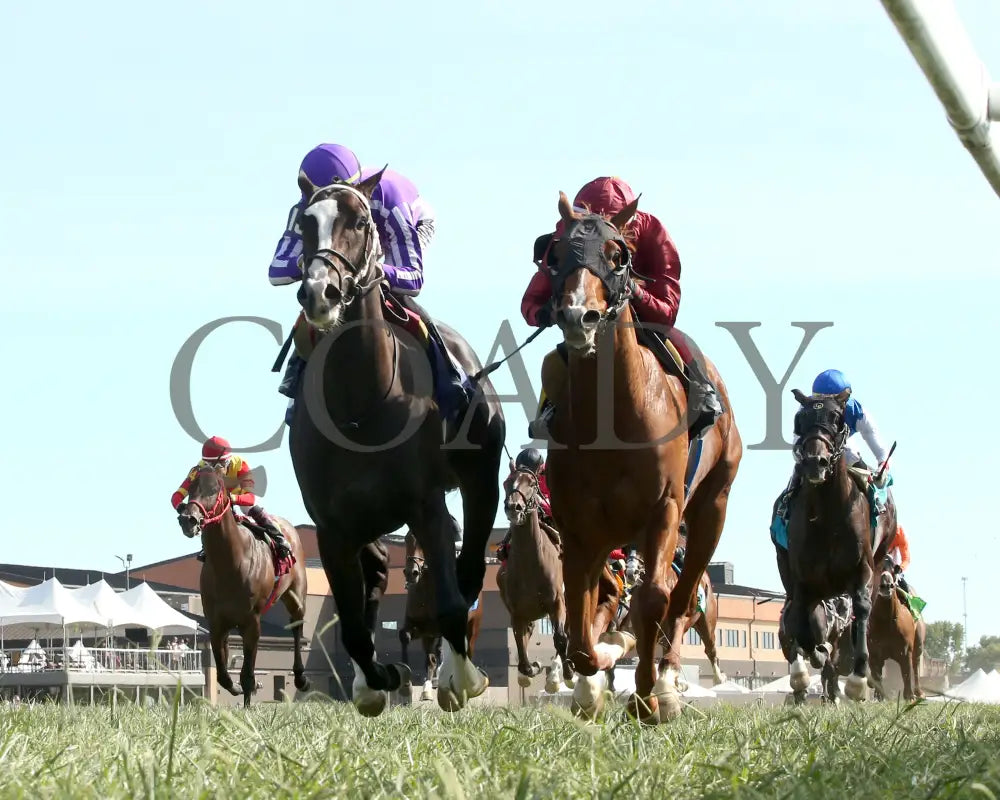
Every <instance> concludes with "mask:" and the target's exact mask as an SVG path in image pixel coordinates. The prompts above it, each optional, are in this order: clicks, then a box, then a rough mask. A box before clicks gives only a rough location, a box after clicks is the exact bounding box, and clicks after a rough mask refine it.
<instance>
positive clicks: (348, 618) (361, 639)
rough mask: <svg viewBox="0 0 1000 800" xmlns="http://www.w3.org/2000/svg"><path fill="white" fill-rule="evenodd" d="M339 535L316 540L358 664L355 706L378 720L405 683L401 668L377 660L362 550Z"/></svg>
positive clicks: (323, 534)
mask: <svg viewBox="0 0 1000 800" xmlns="http://www.w3.org/2000/svg"><path fill="white" fill-rule="evenodd" d="M337 534H339V536H338V535H337ZM337 534H334V533H331V532H329V531H327V530H325V529H322V528H317V531H316V541H317V544H318V545H319V551H320V556H321V557H322V559H323V568H324V570H325V572H326V577H327V581H328V582H329V584H330V589H331V591H332V592H333V600H334V604H335V605H336V607H337V613H338V615H339V616H340V638H341V641H342V642H343V643H344V649H346V650H347V654H348V655H349V656H350V658H351V661H352V663H353V664H354V682H353V684H352V687H351V690H352V695H353V702H354V706H355V707H356V708H357V709H358V711H359V712H360V713H361V714H363V715H364V716H366V717H374V716H378V715H379V714H381V713H382V711H383V710H384V709H385V706H386V703H387V702H388V699H389V698H388V696H387V695H386V692H387V691H394V690H396V689H398V688H399V687H400V685H402V683H403V680H402V676H401V674H400V669H399V668H397V667H395V666H394V665H388V666H384V665H382V664H379V663H378V662H377V661H376V660H375V642H374V637H375V631H374V630H370V629H368V628H367V627H366V626H365V596H366V593H365V578H364V573H363V572H362V568H361V559H360V557H359V553H358V550H356V549H353V548H349V547H347V546H346V545H344V544H343V543H342V542H343V539H342V538H341V537H342V536H343V533H342V532H337ZM402 669H407V668H406V667H402Z"/></svg>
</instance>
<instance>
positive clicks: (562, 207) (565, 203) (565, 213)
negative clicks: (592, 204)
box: [559, 192, 578, 225]
mask: <svg viewBox="0 0 1000 800" xmlns="http://www.w3.org/2000/svg"><path fill="white" fill-rule="evenodd" d="M559 216H560V217H562V221H563V222H564V223H566V224H567V225H569V224H570V223H571V222H572V221H573V220H575V219H577V218H578V215H577V213H576V212H575V211H574V210H573V205H572V204H571V203H570V202H569V198H568V197H567V196H566V192H559Z"/></svg>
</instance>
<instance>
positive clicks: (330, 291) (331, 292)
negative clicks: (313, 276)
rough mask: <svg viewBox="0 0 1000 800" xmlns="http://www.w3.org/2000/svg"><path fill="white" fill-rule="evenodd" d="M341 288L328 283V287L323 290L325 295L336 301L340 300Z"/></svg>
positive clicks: (328, 298)
mask: <svg viewBox="0 0 1000 800" xmlns="http://www.w3.org/2000/svg"><path fill="white" fill-rule="evenodd" d="M340 296H341V295H340V289H338V288H337V287H336V286H334V285H333V284H332V283H330V284H327V287H326V288H325V289H324V290H323V297H325V298H326V299H327V300H330V301H332V302H334V303H336V302H338V301H339V300H340Z"/></svg>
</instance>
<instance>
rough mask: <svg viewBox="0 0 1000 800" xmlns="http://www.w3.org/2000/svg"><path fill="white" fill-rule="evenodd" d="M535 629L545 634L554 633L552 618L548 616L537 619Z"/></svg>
mask: <svg viewBox="0 0 1000 800" xmlns="http://www.w3.org/2000/svg"><path fill="white" fill-rule="evenodd" d="M535 630H536V631H537V632H538V633H542V634H545V635H546V636H551V635H552V620H550V619H549V618H548V617H542V618H541V619H539V620H536V621H535Z"/></svg>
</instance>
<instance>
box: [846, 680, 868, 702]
mask: <svg viewBox="0 0 1000 800" xmlns="http://www.w3.org/2000/svg"><path fill="white" fill-rule="evenodd" d="M844 693H845V694H846V695H847V696H848V697H849V698H850V699H851V700H853V701H854V702H856V703H858V702H861V700H863V699H864V697H865V695H866V694H867V693H868V681H867V680H866V679H865V677H864V675H848V676H847V685H846V686H845V687H844Z"/></svg>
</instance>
